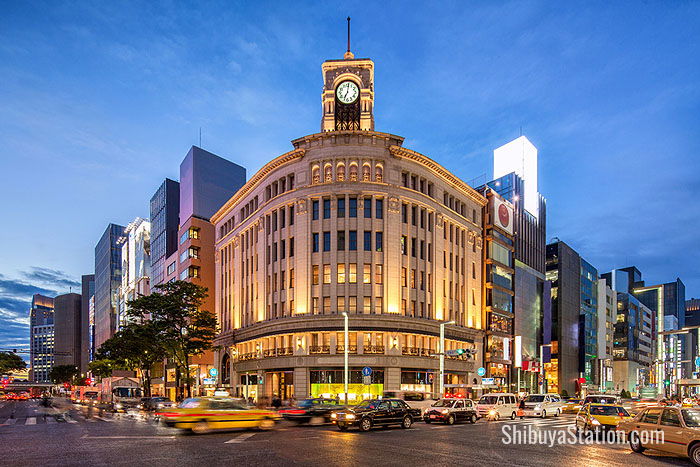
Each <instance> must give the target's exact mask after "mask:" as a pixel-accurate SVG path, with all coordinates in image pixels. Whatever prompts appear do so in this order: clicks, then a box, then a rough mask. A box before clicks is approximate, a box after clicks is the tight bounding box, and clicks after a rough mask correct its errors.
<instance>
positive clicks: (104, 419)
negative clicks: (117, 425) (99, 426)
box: [95, 417, 114, 422]
mask: <svg viewBox="0 0 700 467" xmlns="http://www.w3.org/2000/svg"><path fill="white" fill-rule="evenodd" d="M95 418H96V419H98V420H102V421H103V422H113V421H114V419H112V418H104V417H95Z"/></svg>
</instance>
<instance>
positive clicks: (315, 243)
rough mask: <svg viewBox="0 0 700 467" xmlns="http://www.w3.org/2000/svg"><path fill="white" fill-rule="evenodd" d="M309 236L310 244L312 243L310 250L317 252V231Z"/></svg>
mask: <svg viewBox="0 0 700 467" xmlns="http://www.w3.org/2000/svg"><path fill="white" fill-rule="evenodd" d="M311 238H312V239H313V240H312V242H311V244H312V247H311V250H312V251H313V252H314V253H318V232H316V233H314V234H312V236H311Z"/></svg>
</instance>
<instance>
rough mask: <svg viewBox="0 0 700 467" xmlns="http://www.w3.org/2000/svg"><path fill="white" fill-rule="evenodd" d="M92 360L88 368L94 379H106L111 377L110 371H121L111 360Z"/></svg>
mask: <svg viewBox="0 0 700 467" xmlns="http://www.w3.org/2000/svg"><path fill="white" fill-rule="evenodd" d="M96 358H98V359H97V360H93V361H91V362H90V363H89V365H88V368H89V369H90V372H92V374H93V376H95V378H98V379H101V378H107V377H109V376H112V371H113V370H117V369H121V368H119V365H117V364H116V362H113V361H111V360H108V359H106V358H102V359H99V357H96Z"/></svg>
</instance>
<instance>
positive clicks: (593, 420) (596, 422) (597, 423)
mask: <svg viewBox="0 0 700 467" xmlns="http://www.w3.org/2000/svg"><path fill="white" fill-rule="evenodd" d="M591 425H600V422H599V421H598V420H596V419H595V418H594V419H592V420H591Z"/></svg>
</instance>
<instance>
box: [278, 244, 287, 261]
mask: <svg viewBox="0 0 700 467" xmlns="http://www.w3.org/2000/svg"><path fill="white" fill-rule="evenodd" d="M285 246H286V241H285V240H280V259H284V258H285V255H286V254H287V251H286V250H287V249H286V248H285Z"/></svg>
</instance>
